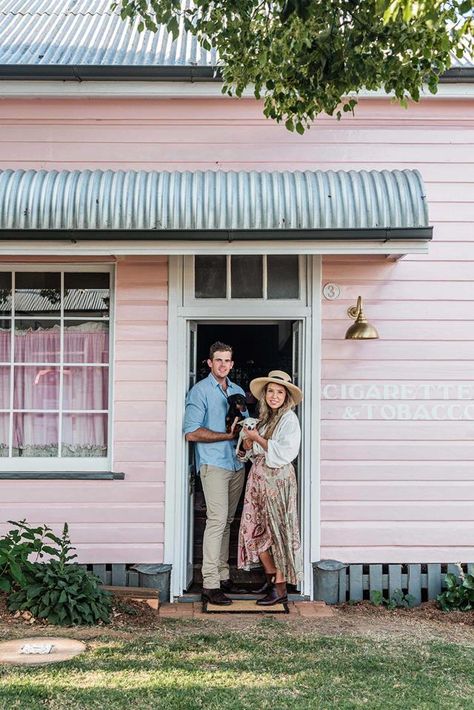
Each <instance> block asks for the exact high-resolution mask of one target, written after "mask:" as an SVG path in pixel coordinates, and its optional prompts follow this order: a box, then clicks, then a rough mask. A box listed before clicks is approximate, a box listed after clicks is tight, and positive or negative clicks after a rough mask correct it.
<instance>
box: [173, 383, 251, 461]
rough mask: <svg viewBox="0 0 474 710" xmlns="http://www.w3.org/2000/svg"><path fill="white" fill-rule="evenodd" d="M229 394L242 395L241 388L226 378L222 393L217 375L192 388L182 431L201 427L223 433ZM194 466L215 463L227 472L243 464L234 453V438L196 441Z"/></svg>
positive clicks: (189, 431) (188, 432)
mask: <svg viewBox="0 0 474 710" xmlns="http://www.w3.org/2000/svg"><path fill="white" fill-rule="evenodd" d="M231 394H242V395H243V396H244V397H245V392H244V391H243V389H242V387H239V386H238V385H236V384H234V383H233V382H231V381H230V380H229V379H228V380H227V390H226V391H225V392H224V390H223V389H222V387H221V386H220V384H219V383H218V382H217V380H216V378H215V377H214V376H213V375H212V373H209V375H208V376H207V377H206V378H205V379H204V380H201V381H200V382H197V383H196V384H195V385H194V387H192V388H191V389H190V390H189V392H188V395H187V397H186V409H185V413H184V425H183V431H184V433H185V434H190V433H191V432H193V431H196V429H199V428H200V427H204V428H205V429H210V430H211V431H219V432H223V433H224V432H225V417H226V414H227V409H228V405H227V397H230V395H231ZM195 447H196V449H195V450H196V467H197V469H198V470H199V469H200V467H201V466H202V464H208V465H210V466H218V467H219V468H225V469H227V471H238V470H239V469H241V468H242V463H241V462H240V461H238V459H237V457H236V455H235V440H234V441H216V442H212V443H211V442H208V443H201V442H197V443H195Z"/></svg>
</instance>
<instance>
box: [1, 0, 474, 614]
mask: <svg viewBox="0 0 474 710" xmlns="http://www.w3.org/2000/svg"><path fill="white" fill-rule="evenodd" d="M83 5H84V7H85V5H87V13H86V12H85V11H84V10H83V9H81V8H82V6H83ZM109 5H110V3H109V2H108V0H96V1H94V2H92V3H91V2H88V3H83V2H77V1H76V2H72V0H61V1H60V0H50V1H49V2H31V0H30V2H24V3H21V2H14V3H13V2H12V3H10V2H4V3H2V6H1V7H0V38H1V41H0V80H1V81H0V95H1V101H0V125H1V131H0V145H1V148H0V170H1V172H0V309H1V316H0V318H1V325H0V374H1V379H0V383H1V387H0V528H1V531H2V532H5V531H6V530H8V529H9V525H8V522H7V521H8V520H20V519H22V518H26V519H27V520H28V521H29V522H31V523H47V524H49V525H51V526H53V527H54V528H55V529H56V528H57V529H60V527H61V525H62V523H63V522H64V521H67V522H68V523H69V524H70V532H71V537H72V540H73V542H74V544H76V546H77V550H78V554H79V561H80V562H81V563H83V564H85V565H90V566H91V568H93V569H94V570H95V571H96V572H98V573H99V574H100V575H101V576H102V577H103V578H104V579H106V580H107V581H111V582H112V583H115V584H127V583H128V584H132V585H133V584H136V583H137V582H140V583H156V584H160V585H161V586H162V588H163V590H164V593H165V594H166V593H167V588H168V587H169V589H170V597H171V599H172V600H175V599H179V598H181V597H183V596H185V595H186V594H188V593H189V592H188V590H191V592H192V591H193V584H195V585H196V586H195V588H194V590H196V589H197V584H198V583H199V574H200V564H199V560H200V555H201V549H200V535H201V533H202V518H203V510H202V508H203V505H202V496H201V495H200V490H199V481H198V480H197V481H196V479H195V476H194V475H193V468H192V457H191V456H190V454H189V452H188V449H187V445H186V443H185V441H184V437H183V435H182V419H183V410H184V398H185V394H186V392H187V390H188V389H189V387H190V385H192V384H193V383H194V382H195V381H196V380H197V379H199V378H201V377H202V376H203V375H205V374H207V371H206V368H205V367H204V366H203V361H205V359H206V354H207V350H208V346H209V344H210V343H212V342H214V341H215V340H223V341H224V342H230V343H231V344H233V345H234V346H235V363H236V364H235V368H234V371H233V376H232V378H233V379H234V381H237V382H238V383H240V384H241V385H242V386H243V387H244V388H248V382H249V380H250V379H252V378H253V377H255V376H259V375H261V374H266V373H267V372H268V371H269V370H271V369H282V370H286V371H290V372H292V375H293V378H294V380H295V381H296V382H297V383H298V384H299V385H300V386H302V388H303V389H304V392H305V398H304V400H303V403H302V405H301V406H300V407H299V411H298V415H299V417H300V420H301V424H302V430H303V445H302V450H301V454H300V457H299V460H298V479H299V491H300V517H301V531H302V540H303V553H304V564H305V574H304V580H303V582H302V585H301V588H300V589H299V590H297V593H298V594H300V595H302V596H303V597H306V598H313V596H314V594H318V589H317V587H318V584H319V581H318V580H319V579H320V578H319V577H318V574H319V572H317V571H316V572H314V570H313V567H314V563H316V562H318V561H319V560H322V559H334V560H339V561H341V562H343V563H344V564H345V565H346V566H345V567H344V568H343V569H341V571H340V572H339V573H338V574H339V579H338V585H339V586H338V588H339V592H338V598H339V599H341V600H342V599H349V598H351V599H359V598H362V596H363V595H365V596H367V594H368V593H369V591H371V590H384V593H386V594H389V593H391V592H393V590H395V589H403V590H404V591H409V592H410V593H412V594H413V595H414V596H415V597H416V598H417V599H418V600H421V599H426V598H433V597H435V596H436V594H437V593H438V592H439V591H440V589H441V583H442V577H443V574H444V572H445V571H446V569H447V568H448V567H450V566H453V565H454V563H457V562H461V563H463V564H464V566H465V567H464V568H465V569H466V565H467V566H469V565H470V566H471V568H472V566H473V563H474V466H473V463H474V316H473V312H474V311H473V307H474V278H473V273H474V271H473V269H474V231H473V229H474V197H473V196H474V167H473V163H474V84H473V83H472V81H473V79H474V64H473V63H472V62H471V61H470V60H469V58H466V60H465V61H461V62H460V63H459V65H458V66H457V67H455V68H454V69H452V70H450V71H449V72H448V73H447V74H446V75H445V76H444V77H443V80H442V82H441V84H440V89H439V92H438V94H437V96H435V97H431V96H429V97H428V96H427V97H426V98H422V99H421V101H420V102H419V103H418V104H411V105H410V106H409V108H408V110H404V109H402V108H400V107H399V106H398V105H396V104H393V103H392V102H391V101H390V100H389V98H387V97H386V96H382V95H370V94H367V95H366V96H363V97H362V98H361V99H360V104H359V106H358V107H357V109H356V115H355V117H344V119H343V120H342V121H340V122H338V121H337V120H336V119H333V118H329V117H325V116H322V117H320V118H318V120H317V121H316V122H315V125H314V126H313V127H312V129H311V130H310V131H308V132H307V133H306V134H305V135H304V136H297V135H293V134H290V133H288V132H287V131H286V130H285V128H284V127H282V126H279V125H276V124H274V123H272V122H270V121H268V120H266V119H265V118H264V117H263V115H262V110H261V105H260V104H259V103H257V102H256V101H255V100H254V99H252V98H243V99H240V100H233V99H229V98H226V97H223V96H222V95H221V93H220V84H219V81H218V80H215V79H214V78H213V69H212V66H213V64H214V63H215V56H214V55H213V53H212V52H205V51H204V50H202V49H200V48H199V47H198V46H197V45H196V43H195V41H194V40H193V39H192V38H191V37H187V36H186V35H183V36H182V37H181V38H180V39H179V41H177V42H175V43H172V42H171V39H170V38H168V37H167V35H166V33H163V32H161V33H159V34H157V35H156V36H154V35H149V34H147V33H143V34H142V35H140V36H138V34H137V33H136V32H135V31H134V30H133V29H130V28H129V27H128V25H126V24H124V23H121V21H120V18H119V16H118V15H117V14H114V13H113V12H112V11H111V10H110V9H109ZM53 25H54V27H55V31H54V33H51V31H50V30H51V27H52V26H53ZM358 296H361V297H362V299H363V306H364V311H365V314H366V317H367V319H368V321H369V322H370V323H371V324H372V325H373V326H374V327H375V328H376V329H377V331H378V334H379V338H378V339H367V340H353V339H345V337H344V336H345V333H346V330H347V329H348V327H349V326H350V325H351V324H352V323H353V321H352V320H351V319H350V318H349V316H348V314H347V309H348V308H349V307H350V306H354V305H355V304H356V301H357V298H358ZM134 565H139V569H138V570H136V569H135V570H134V569H132V567H133V566H134ZM140 565H151V566H152V567H149V568H148V569H147V570H145V569H144V567H141V566H140ZM146 571H148V572H151V573H152V576H151V577H150V576H147V575H146V574H144V572H146ZM315 578H316V582H317V584H316V585H315V584H314V582H315ZM147 580H148V581H147ZM150 580H151V582H150ZM315 586H316V590H315Z"/></svg>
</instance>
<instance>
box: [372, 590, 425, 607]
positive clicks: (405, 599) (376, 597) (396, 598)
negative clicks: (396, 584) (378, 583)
mask: <svg viewBox="0 0 474 710" xmlns="http://www.w3.org/2000/svg"><path fill="white" fill-rule="evenodd" d="M370 601H371V603H372V604H374V605H375V606H382V605H383V606H385V607H386V608H387V609H411V608H412V607H414V606H415V601H416V600H415V597H414V596H413V595H412V594H404V593H403V592H402V590H401V589H395V590H394V592H393V594H392V596H391V597H390V599H387V598H386V597H384V596H383V594H382V592H379V591H375V590H374V591H372V592H371V593H370Z"/></svg>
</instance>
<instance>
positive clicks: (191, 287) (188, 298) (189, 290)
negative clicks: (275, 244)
mask: <svg viewBox="0 0 474 710" xmlns="http://www.w3.org/2000/svg"><path fill="white" fill-rule="evenodd" d="M201 256H207V255H203V254H202V255H201ZM222 256H226V259H227V262H226V297H225V298H196V296H195V279H194V276H195V271H194V260H195V255H193V256H186V257H184V305H185V306H196V307H200V308H201V309H202V308H203V306H204V305H205V303H206V302H208V303H212V307H213V308H214V307H215V306H223V307H225V308H226V309H227V310H228V308H229V305H230V304H237V303H239V304H242V305H243V306H249V307H254V306H255V307H256V306H258V307H259V308H261V307H262V305H263V304H273V305H275V306H277V307H278V309H279V308H280V307H281V306H282V305H283V306H286V305H287V304H290V307H291V306H292V305H294V306H295V307H297V306H299V305H306V303H307V289H306V279H305V275H306V274H305V264H306V258H305V257H304V256H302V255H298V288H299V296H298V298H268V296H267V283H268V276H267V274H268V271H267V256H268V255H267V254H245V255H243V254H225V255H224V254H222ZM232 256H261V257H262V259H263V264H262V267H263V269H262V278H263V283H262V297H261V298H232V296H231V292H232V279H231V259H232ZM270 256H284V255H282V254H270ZM293 256H294V255H293ZM265 308H266V305H265Z"/></svg>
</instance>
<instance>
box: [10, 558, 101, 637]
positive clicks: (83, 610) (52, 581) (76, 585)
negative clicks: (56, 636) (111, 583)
mask: <svg viewBox="0 0 474 710" xmlns="http://www.w3.org/2000/svg"><path fill="white" fill-rule="evenodd" d="M28 576H29V583H28V586H26V587H23V588H21V589H19V590H18V591H16V592H12V593H11V594H10V596H9V599H8V608H9V609H10V611H17V610H20V611H25V610H27V611H29V612H31V613H32V614H33V616H36V617H38V618H39V619H47V620H48V621H49V622H51V623H52V624H59V625H61V626H72V625H76V624H96V623H97V622H98V621H103V622H105V623H108V621H109V615H110V596H109V594H108V593H107V592H105V591H104V590H103V589H101V587H100V580H99V578H98V577H96V576H95V575H91V574H89V573H88V572H87V571H86V570H84V569H82V568H81V567H79V565H76V564H68V565H62V564H61V563H60V562H58V561H57V560H52V561H51V562H49V563H48V564H42V563H35V564H34V565H33V571H32V572H31V573H30V574H29V575H28Z"/></svg>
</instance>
